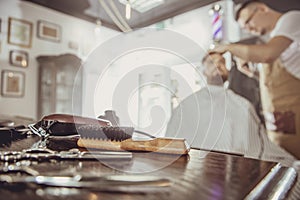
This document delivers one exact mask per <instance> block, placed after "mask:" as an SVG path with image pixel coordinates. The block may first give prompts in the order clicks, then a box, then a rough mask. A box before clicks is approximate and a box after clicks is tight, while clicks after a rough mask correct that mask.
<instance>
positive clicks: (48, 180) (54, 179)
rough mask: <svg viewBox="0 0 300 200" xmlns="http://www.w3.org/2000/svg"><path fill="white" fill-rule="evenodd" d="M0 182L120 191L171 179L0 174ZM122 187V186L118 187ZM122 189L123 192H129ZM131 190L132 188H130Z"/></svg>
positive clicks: (157, 185)
mask: <svg viewBox="0 0 300 200" xmlns="http://www.w3.org/2000/svg"><path fill="white" fill-rule="evenodd" d="M0 183H2V184H3V183H4V184H26V183H34V184H37V185H44V186H54V187H70V188H87V189H94V190H98V191H120V190H121V189H124V187H125V188H127V189H129V191H130V188H131V189H133V191H134V190H138V188H139V187H143V188H144V189H145V188H149V187H152V188H156V187H167V186H170V185H171V181H170V180H169V179H166V178H161V177H157V176H145V175H126V174H122V175H105V176H100V177H83V176H81V175H76V176H41V175H38V176H8V175H0ZM118 187H123V188H118ZM129 191H127V190H124V192H129ZM131 191H132V190H131Z"/></svg>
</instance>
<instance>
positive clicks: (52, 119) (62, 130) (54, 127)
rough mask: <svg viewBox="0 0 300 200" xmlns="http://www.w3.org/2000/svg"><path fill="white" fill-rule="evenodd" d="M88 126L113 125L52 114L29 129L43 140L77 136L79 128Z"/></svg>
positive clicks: (102, 120)
mask: <svg viewBox="0 0 300 200" xmlns="http://www.w3.org/2000/svg"><path fill="white" fill-rule="evenodd" d="M86 124H93V125H97V126H111V123H110V122H109V121H107V120H104V119H93V118H88V117H81V116H75V115H68V114H52V115H47V116H45V117H43V118H42V119H41V120H40V121H38V122H37V123H35V124H30V125H28V128H29V129H30V130H31V131H32V132H33V133H34V134H36V135H38V136H40V137H42V138H47V137H49V136H70V135H77V134H78V133H77V128H78V127H80V126H82V125H86Z"/></svg>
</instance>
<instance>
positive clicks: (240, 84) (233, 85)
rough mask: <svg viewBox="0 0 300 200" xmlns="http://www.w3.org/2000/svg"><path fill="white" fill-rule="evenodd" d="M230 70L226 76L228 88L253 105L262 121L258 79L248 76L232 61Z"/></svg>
mask: <svg viewBox="0 0 300 200" xmlns="http://www.w3.org/2000/svg"><path fill="white" fill-rule="evenodd" d="M232 63H233V64H232V67H231V70H230V71H229V77H228V82H229V85H228V89H231V90H232V91H233V92H235V93H236V94H238V95H240V96H242V97H244V98H246V99H247V100H248V101H250V103H252V105H253V106H254V108H255V110H256V113H257V115H258V117H259V118H260V120H261V122H262V123H264V117H263V113H262V105H261V98H260V89H259V81H258V80H256V79H253V78H249V77H248V76H247V75H245V74H243V73H242V72H240V71H239V70H238V69H237V66H236V63H235V62H234V61H233V62H232Z"/></svg>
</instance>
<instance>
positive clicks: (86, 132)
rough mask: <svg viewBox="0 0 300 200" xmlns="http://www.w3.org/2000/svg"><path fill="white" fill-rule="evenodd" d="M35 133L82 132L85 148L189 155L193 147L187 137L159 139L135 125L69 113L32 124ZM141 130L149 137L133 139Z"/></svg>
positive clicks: (46, 134)
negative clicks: (122, 125) (118, 125)
mask: <svg viewBox="0 0 300 200" xmlns="http://www.w3.org/2000/svg"><path fill="white" fill-rule="evenodd" d="M28 127H29V128H30V129H31V130H32V132H33V133H35V134H37V135H39V136H40V137H41V138H43V139H47V138H49V137H53V136H54V137H55V136H70V135H80V137H79V140H78V141H77V145H78V146H79V147H85V148H95V149H104V150H112V151H124V150H126V151H148V152H158V153H167V154H179V155H186V154H188V152H189V147H188V145H187V143H186V141H185V139H178V138H155V137H154V136H152V135H151V134H148V133H145V132H142V131H138V130H135V129H134V128H133V127H115V126H111V123H110V122H109V121H106V120H103V119H92V118H86V117H79V116H72V115H67V114H53V115H48V116H45V117H43V118H42V120H40V121H39V122H37V123H36V124H32V125H29V126H28ZM134 132H135V133H139V134H142V135H144V136H147V137H149V139H138V140H134V139H133V138H132V135H133V133H134Z"/></svg>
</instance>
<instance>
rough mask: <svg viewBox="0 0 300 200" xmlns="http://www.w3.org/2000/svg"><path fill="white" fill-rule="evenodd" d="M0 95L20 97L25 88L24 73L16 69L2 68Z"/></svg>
mask: <svg viewBox="0 0 300 200" xmlns="http://www.w3.org/2000/svg"><path fill="white" fill-rule="evenodd" d="M1 80H2V82H1V95H2V96H5V97H22V96H24V90H25V74H24V73H23V72H18V71H10V70H3V71H2V74H1Z"/></svg>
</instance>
